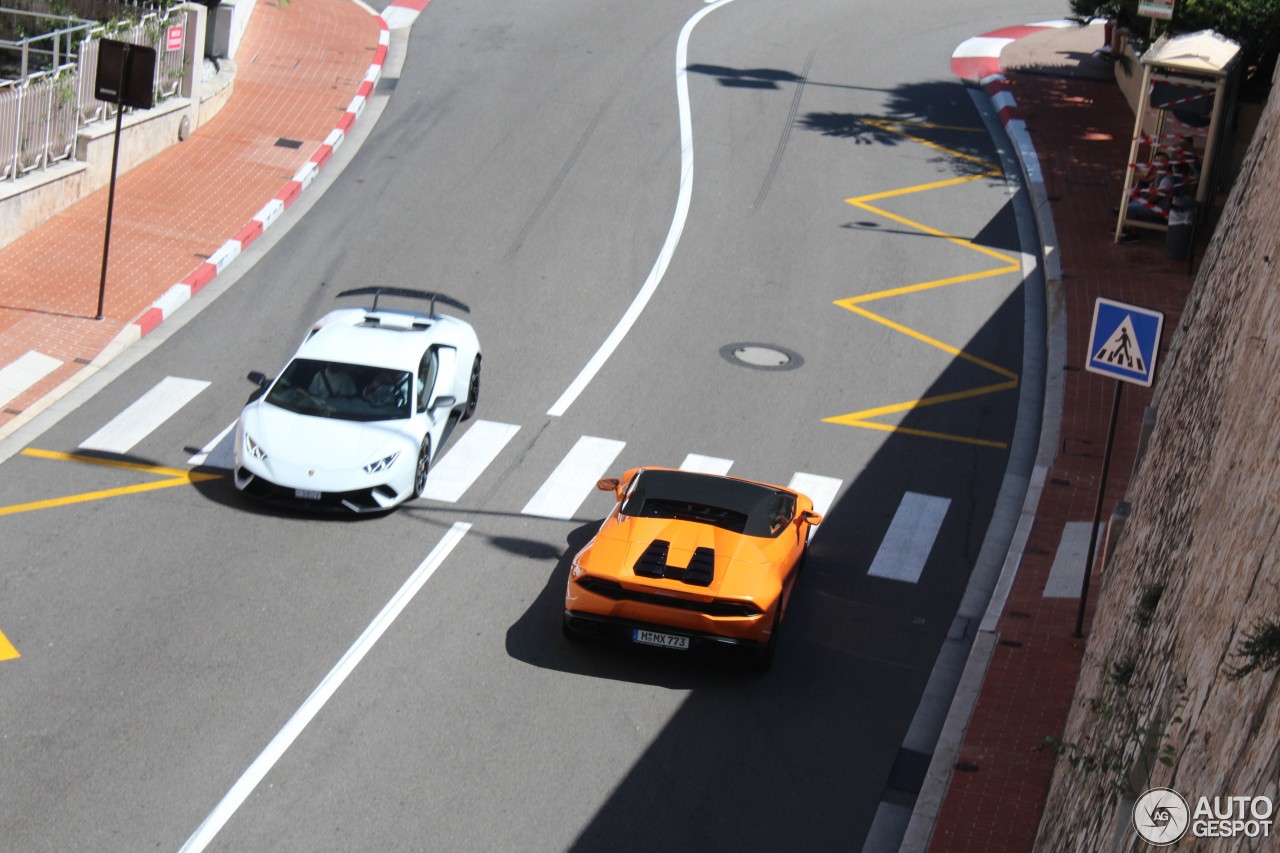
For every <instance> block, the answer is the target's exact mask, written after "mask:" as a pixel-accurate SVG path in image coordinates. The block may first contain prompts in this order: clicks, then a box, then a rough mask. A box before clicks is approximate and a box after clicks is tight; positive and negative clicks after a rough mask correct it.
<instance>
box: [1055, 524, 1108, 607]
mask: <svg viewBox="0 0 1280 853" xmlns="http://www.w3.org/2000/svg"><path fill="white" fill-rule="evenodd" d="M1090 527H1092V525H1091V524H1090V523H1089V522H1087V521H1068V522H1067V523H1066V524H1064V525H1063V526H1062V538H1061V539H1059V540H1058V550H1057V551H1056V552H1055V553H1054V555H1053V565H1052V566H1050V567H1049V579H1048V580H1047V581H1045V584H1044V597H1045V598H1079V597H1080V588H1081V586H1082V585H1083V584H1084V563H1085V559H1086V558H1088V556H1089V528H1090ZM1106 529H1107V525H1106V523H1105V522H1099V524H1098V547H1097V549H1096V550H1095V551H1094V556H1095V557H1096V556H1097V553H1098V551H1101V550H1102V534H1103V533H1105V532H1106Z"/></svg>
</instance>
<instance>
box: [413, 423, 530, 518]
mask: <svg viewBox="0 0 1280 853" xmlns="http://www.w3.org/2000/svg"><path fill="white" fill-rule="evenodd" d="M519 430H520V427H519V426H517V425H515V424H502V423H498V422H497V421H483V420H482V421H476V422H475V423H473V424H472V425H471V428H470V429H468V430H467V431H466V432H465V433H463V435H462V437H461V438H459V439H458V441H457V443H455V444H454V445H453V447H451V448H450V449H449V451H448V452H447V453H445V455H444V456H443V457H441V459H440V461H439V462H438V463H436V464H435V465H432V466H431V471H430V473H428V475H427V488H426V489H425V490H424V491H423V492H422V496H423V497H424V498H430V499H431V500H433V501H448V502H449V503H453V502H454V501H456V500H458V498H460V497H462V495H463V493H465V492H466V491H467V489H469V488H470V487H471V484H472V483H474V482H475V481H476V479H477V478H479V476H480V475H481V474H483V473H484V469H485V468H488V467H489V465H490V463H492V462H493V460H494V459H496V458H497V456H498V454H499V453H501V452H502V448H504V447H506V446H507V442H508V441H510V440H511V438H512V437H513V436H514V435H515V434H516V433H517V432H518V431H519Z"/></svg>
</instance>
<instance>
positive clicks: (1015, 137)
mask: <svg viewBox="0 0 1280 853" xmlns="http://www.w3.org/2000/svg"><path fill="white" fill-rule="evenodd" d="M1070 26H1076V24H1075V23H1074V22H1071V21H1052V22H1048V23H1042V24H1029V25H1027V26H1021V27H1006V28H1004V29H1000V30H996V31H994V32H991V33H987V34H986V35H982V36H978V37H976V38H971V39H969V40H968V41H966V42H964V43H963V44H961V45H960V46H959V47H958V48H956V51H955V53H954V54H953V55H952V59H951V68H952V70H953V71H954V72H955V73H956V75H957V76H959V77H961V78H962V79H964V80H965V81H966V82H968V83H977V84H978V85H980V86H981V87H982V88H983V90H984V91H985V92H986V94H987V96H988V97H989V98H990V99H991V104H992V106H993V108H994V109H995V111H996V112H997V113H998V115H999V118H1000V122H1001V124H1003V125H1004V127H1005V130H1006V133H1007V134H1008V136H1009V138H1010V141H1012V142H1013V143H1014V146H1015V148H1016V156H1017V158H1018V160H1019V163H1020V165H1021V168H1022V172H1023V177H1024V178H1025V180H1026V181H1027V189H1028V192H1029V194H1030V198H1031V204H1032V207H1033V208H1034V215H1035V219H1036V227H1037V229H1038V231H1039V235H1038V236H1039V238H1040V245H1041V254H1042V259H1043V263H1044V271H1043V275H1044V290H1045V301H1046V305H1045V307H1044V310H1045V317H1046V323H1047V326H1048V328H1047V329H1046V337H1045V345H1046V357H1045V359H1044V364H1045V365H1048V367H1047V369H1046V374H1047V375H1046V378H1045V385H1046V387H1045V393H1044V398H1043V401H1042V403H1041V407H1042V412H1041V419H1040V437H1039V440H1038V442H1037V445H1036V447H1037V451H1036V458H1035V460H1034V463H1033V464H1032V466H1031V472H1030V476H1029V477H1028V479H1027V484H1026V493H1025V494H1024V495H1023V497H1022V500H1021V505H1020V507H1019V508H1018V509H1017V520H1016V522H1013V520H1012V518H1011V517H1006V518H1005V519H1004V522H1003V523H1006V524H1008V523H1013V524H1014V527H1013V532H1012V535H1011V537H1010V541H1009V545H1008V550H1007V552H1006V553H1005V555H1004V561H1003V565H1002V566H1001V569H1000V575H999V577H998V578H997V579H996V583H995V587H994V589H993V590H992V592H991V597H990V600H989V601H988V602H987V606H986V608H985V610H984V612H983V616H982V619H981V621H980V623H979V624H978V629H977V632H976V634H975V636H974V639H973V641H972V645H971V646H970V647H969V650H968V653H967V655H965V656H964V659H963V661H959V660H957V659H954V658H952V659H951V660H949V663H950V665H951V666H953V667H957V668H959V669H960V675H959V678H958V681H957V683H956V686H955V689H954V692H953V693H952V698H951V702H950V703H949V705H948V706H947V709H946V712H945V719H944V721H943V723H942V728H941V731H939V732H938V733H937V737H936V740H935V741H934V744H933V748H932V750H931V756H930V759H929V765H928V770H927V771H926V773H925V777H924V780H923V782H922V783H921V786H920V790H919V792H918V793H917V795H916V802H915V805H914V807H912V808H911V810H910V816H909V817H908V818H907V820H906V827H905V830H903V831H902V832H901V835H900V836H899V837H895V838H894V839H893V840H894V844H895V846H894V849H896V850H898V851H899V853H924V851H925V850H927V849H928V846H929V841H930V840H931V838H932V836H933V830H934V827H935V825H936V822H937V819H938V815H939V814H940V812H941V809H942V804H943V802H944V800H945V799H946V792H947V788H948V787H949V786H950V782H951V775H952V771H953V768H954V766H955V762H956V758H957V756H958V755H959V751H960V747H961V745H962V743H963V741H964V735H965V732H966V731H967V729H968V727H969V723H970V720H971V718H972V715H973V711H974V708H975V707H976V706H977V702H978V695H979V693H980V692H981V690H982V685H983V683H984V682H985V680H986V674H987V670H988V665H989V663H990V661H991V658H992V656H993V654H994V649H995V645H996V642H997V640H998V637H999V634H998V633H997V632H996V625H997V620H998V619H999V617H1000V614H1001V612H1002V611H1003V609H1004V604H1005V601H1006V600H1007V597H1008V594H1009V590H1010V589H1011V588H1012V585H1013V577H1014V574H1016V572H1017V567H1018V565H1019V563H1020V562H1021V559H1022V554H1023V552H1024V550H1025V548H1026V545H1027V542H1028V541H1029V538H1030V535H1031V527H1032V525H1033V524H1034V522H1035V517H1036V512H1037V510H1038V508H1039V504H1040V496H1041V494H1042V492H1043V490H1044V484H1045V481H1046V479H1047V478H1048V473H1049V469H1050V466H1051V465H1052V464H1053V459H1054V456H1055V453H1056V446H1057V438H1056V436H1057V434H1058V429H1059V426H1058V425H1059V424H1060V421H1061V404H1062V398H1061V394H1062V378H1061V369H1060V368H1054V367H1052V365H1055V364H1062V363H1064V362H1065V360H1066V306H1065V302H1064V300H1063V295H1062V264H1061V259H1060V258H1059V257H1058V247H1057V234H1056V231H1055V229H1054V226H1053V216H1052V213H1051V211H1050V209H1049V199H1048V193H1047V192H1046V191H1045V186H1044V179H1043V175H1042V173H1041V171H1040V160H1039V157H1038V156H1037V155H1036V152H1035V148H1034V146H1032V144H1031V140H1030V137H1029V136H1028V134H1027V129H1026V124H1025V123H1024V122H1023V120H1022V118H1021V117H1020V116H1019V115H1018V112H1017V104H1016V103H1015V102H1014V99H1013V95H1012V93H1011V92H1010V90H1009V81H1008V80H1007V79H1005V76H1004V74H1003V73H1001V71H1000V53H1001V51H1003V50H1004V48H1005V47H1007V46H1008V45H1009V44H1011V43H1012V42H1014V41H1016V40H1017V39H1019V38H1024V37H1026V36H1028V35H1031V34H1032V33H1036V32H1040V31H1042V30H1045V29H1055V28H1062V27H1070ZM1019 422H1020V423H1021V413H1020V415H1019ZM1003 494H1004V488H1003V487H1002V488H1001V497H1002V498H1003ZM1005 511H1006V512H1008V511H1009V509H1008V508H1006V510H1005ZM999 513H1000V510H999V509H998V510H997V514H999ZM993 523H994V522H993ZM947 653H948V651H947V649H946V648H944V649H943V652H942V654H947ZM932 681H933V676H932V675H931V676H930V684H929V685H928V686H926V693H928V691H929V689H930V688H931V687H932ZM917 713H919V712H917ZM915 725H916V721H915V720H913V721H912V729H911V730H908V738H910V737H911V736H912V734H913V730H914V729H915ZM894 808H899V809H901V808H905V807H895V806H892V805H891V804H889V803H887V802H882V803H881V805H880V810H878V811H877V812H876V819H877V820H883V825H884V826H886V827H887V826H888V825H889V824H890V822H891V821H892V820H895V818H894V817H892V809H894ZM882 812H883V813H884V817H883V819H882ZM875 829H876V827H875V826H874V824H873V827H872V830H873V831H875ZM882 832H884V833H887V832H888V829H883V830H882ZM869 837H870V836H869ZM869 849H871V848H870V847H869V846H867V847H864V848H863V850H864V853H866V851H868V850H869ZM876 849H881V848H876Z"/></svg>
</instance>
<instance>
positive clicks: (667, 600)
mask: <svg viewBox="0 0 1280 853" xmlns="http://www.w3.org/2000/svg"><path fill="white" fill-rule="evenodd" d="M578 585H579V586H581V587H582V588H583V589H585V590H587V591H588V592H593V593H595V594H596V595H602V596H604V597H605V598H610V599H613V600H614V601H635V602H639V603H641V604H655V605H657V606H659V607H672V608H675V609H676V610H689V611H691V612H693V613H705V614H706V615H708V616H759V615H760V614H761V613H763V612H764V611H763V610H761V609H760V608H759V607H757V606H755V605H754V604H752V603H751V602H750V601H734V600H728V599H715V600H713V601H693V600H690V599H687V598H672V597H670V596H666V595H656V594H654V593H652V592H641V591H639V590H634V589H627V588H626V587H624V586H623V585H622V584H620V583H618V582H617V581H610V580H604V579H603V578H593V577H585V578H583V579H582V580H580V581H578Z"/></svg>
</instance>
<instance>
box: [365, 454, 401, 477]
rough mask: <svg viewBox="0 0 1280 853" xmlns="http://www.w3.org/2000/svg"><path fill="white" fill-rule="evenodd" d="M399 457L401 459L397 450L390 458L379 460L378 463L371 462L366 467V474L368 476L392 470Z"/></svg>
mask: <svg viewBox="0 0 1280 853" xmlns="http://www.w3.org/2000/svg"><path fill="white" fill-rule="evenodd" d="M399 457H400V451H399V450H397V451H396V452H395V453H392V454H391V455H390V456H387V457H384V458H382V459H379V460H378V461H377V462H370V463H369V464H368V465H366V466H364V472H365V473H366V474H377V473H378V472H380V471H385V470H387V469H388V468H390V467H391V466H392V465H394V464H395V462H396V459H398V458H399Z"/></svg>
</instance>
